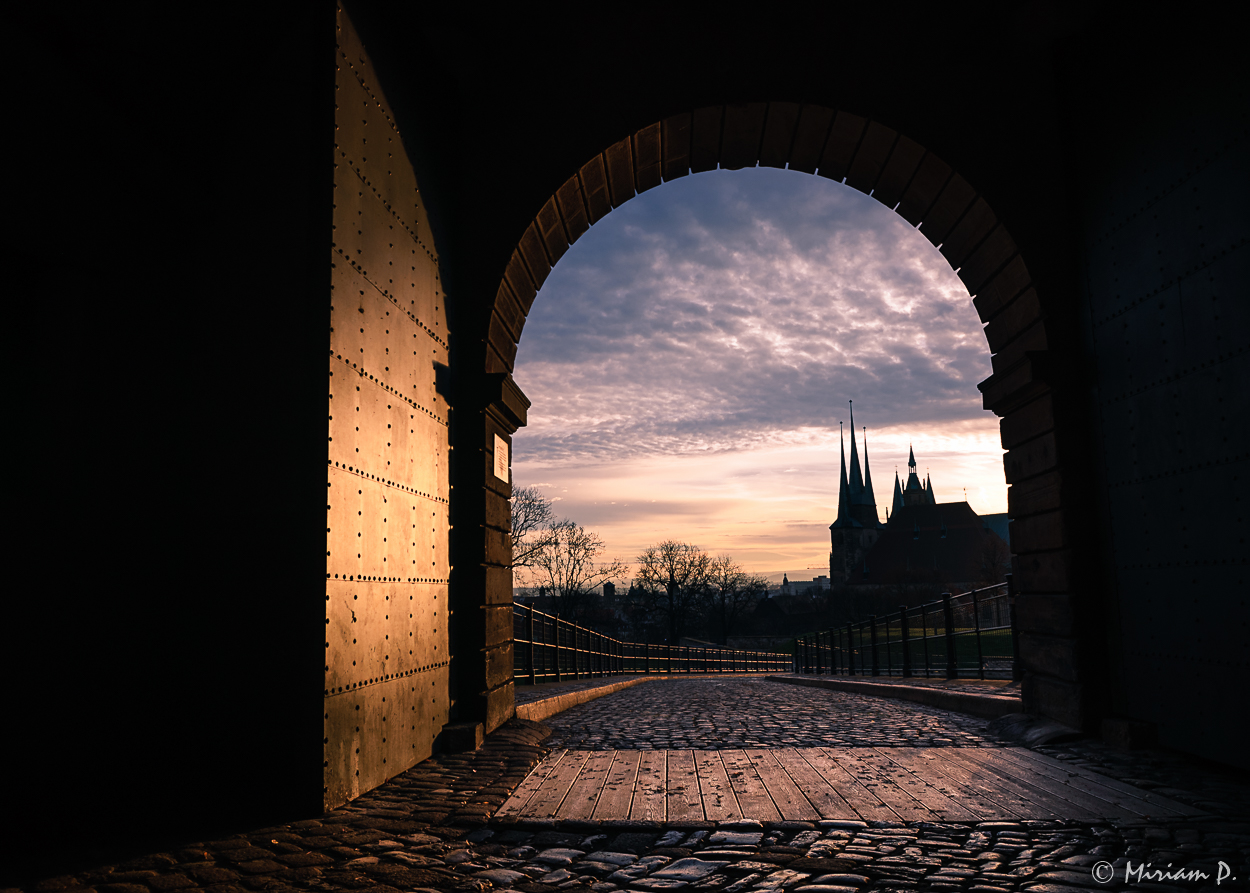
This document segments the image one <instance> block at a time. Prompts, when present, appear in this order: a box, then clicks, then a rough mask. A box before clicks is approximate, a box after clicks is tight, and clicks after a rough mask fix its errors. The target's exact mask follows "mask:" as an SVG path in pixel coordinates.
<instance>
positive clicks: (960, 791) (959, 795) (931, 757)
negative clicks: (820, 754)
mask: <svg viewBox="0 0 1250 893" xmlns="http://www.w3.org/2000/svg"><path fill="white" fill-rule="evenodd" d="M943 750H945V748H942V747H929V748H919V747H917V748H912V747H882V748H879V750H878V752H879V753H880V754H881V755H882V756H884V757H886V758H888V759H890V760H893V761H894V762H896V763H898V764H899V765H900V766H904V767H906V768H908V769H910V770H911V771H912V772H915V773H917V774H919V775H922V776H923V777H924V779H925V780H926V781H928V782H929V784H931V785H933V786H934V787H935V788H937V789H938V790H939V791H941V792H942V793H943V794H945V795H946V796H948V797H950V798H951V799H953V800H958V801H959V802H960V803H963V804H964V805H966V806H967V807H968V808H969V809H971V810H972V811H973V812H974V813H976V814H977V815H979V816H981V817H983V820H984V819H987V818H995V819H1017V818H1022V819H1050V818H1053V815H1052V813H1051V812H1050V811H1049V810H1047V809H1042V808H1040V807H1036V806H1033V805H1032V804H1030V803H1029V802H1028V801H1027V800H1024V799H1023V798H1021V797H1017V796H1016V795H1014V794H1012V793H1010V792H1007V791H1003V790H995V789H993V788H990V787H987V786H983V785H981V784H979V782H978V778H977V776H976V775H975V774H974V773H973V772H972V771H970V770H969V769H967V768H965V767H964V766H963V765H962V764H958V765H956V764H954V763H950V762H948V761H947V760H945V759H943V758H942V756H941V751H943Z"/></svg>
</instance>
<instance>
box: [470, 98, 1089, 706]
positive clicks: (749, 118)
mask: <svg viewBox="0 0 1250 893" xmlns="http://www.w3.org/2000/svg"><path fill="white" fill-rule="evenodd" d="M757 164H758V165H759V166H764V167H775V168H788V169H790V170H796V171H802V172H805V173H809V174H815V175H817V176H823V177H827V178H829V179H833V180H838V181H841V182H845V183H846V184H847V185H849V186H852V187H853V188H855V189H858V190H860V191H861V192H864V193H866V194H868V195H870V196H872V197H873V198H876V199H877V200H878V201H880V202H881V203H882V204H884V205H886V206H887V207H889V208H891V209H893V210H894V211H896V212H897V213H898V214H900V215H901V216H902V217H903V218H904V219H905V220H907V221H908V222H909V223H911V224H912V225H913V226H916V227H918V228H919V230H920V232H921V233H922V234H923V235H924V236H925V237H926V238H928V239H929V241H930V242H932V243H933V244H934V245H935V246H936V247H937V248H938V250H940V251H941V252H942V254H943V255H944V256H945V257H946V259H947V261H948V262H949V263H950V264H951V266H952V268H954V269H955V271H956V273H957V274H958V275H959V277H960V278H961V280H962V281H963V282H964V284H965V286H966V287H967V288H968V291H969V293H970V294H971V295H972V296H973V303H974V305H975V306H976V309H977V313H978V314H979V316H980V318H981V321H982V322H983V323H984V324H985V335H986V340H987V341H988V344H989V347H990V351H991V353H992V363H993V370H994V371H993V374H992V375H991V376H990V377H989V378H988V379H986V380H985V381H984V382H981V384H980V385H979V388H980V390H981V391H982V394H983V399H984V405H985V407H986V408H987V409H989V410H992V411H993V412H994V413H996V414H997V415H998V416H999V417H1000V418H1001V419H1002V421H1001V432H1002V444H1003V447H1004V448H1005V449H1006V450H1007V451H1008V452H1007V454H1006V456H1005V472H1006V479H1007V483H1008V485H1009V490H1008V493H1009V506H1010V512H1011V515H1012V518H1013V522H1012V548H1013V552H1014V553H1015V554H1014V563H1015V570H1016V583H1017V592H1018V602H1017V608H1018V610H1017V618H1018V624H1019V627H1020V630H1021V637H1020V647H1021V658H1022V662H1023V664H1024V667H1025V671H1026V678H1025V683H1024V697H1025V704H1026V707H1027V709H1029V710H1030V712H1036V713H1040V714H1042V715H1045V716H1048V717H1051V718H1054V719H1057V720H1059V721H1061V722H1063V723H1066V724H1068V725H1071V726H1075V727H1082V726H1086V727H1087V726H1089V725H1090V724H1091V723H1093V722H1094V721H1095V720H1096V718H1097V716H1098V715H1099V705H1098V697H1099V696H1098V694H1097V693H1096V692H1095V691H1094V689H1093V688H1092V687H1091V686H1090V685H1089V680H1090V673H1089V667H1090V666H1091V665H1092V664H1093V662H1094V659H1093V657H1092V654H1091V652H1092V650H1093V649H1092V648H1090V647H1089V646H1086V645H1081V644H1079V643H1078V630H1080V631H1081V632H1082V635H1081V638H1080V642H1081V643H1085V642H1091V641H1092V640H1094V639H1096V637H1097V636H1098V635H1100V633H1099V632H1098V631H1097V630H1096V627H1097V626H1098V625H1099V623H1098V620H1097V617H1098V615H1097V613H1096V611H1094V609H1093V608H1092V606H1091V605H1089V604H1088V603H1082V602H1080V601H1079V600H1077V599H1075V598H1074V597H1073V595H1072V588H1073V587H1072V581H1071V580H1070V579H1069V572H1070V567H1071V558H1070V551H1069V548H1068V547H1069V546H1070V542H1069V537H1068V535H1067V534H1066V533H1065V531H1067V530H1069V529H1070V528H1071V527H1072V525H1071V524H1068V523H1065V522H1066V521H1067V520H1068V519H1067V518H1066V516H1065V507H1064V503H1063V500H1062V497H1061V489H1062V488H1061V483H1062V481H1061V478H1060V471H1059V467H1058V449H1057V446H1056V441H1055V428H1056V425H1055V410H1054V405H1053V401H1052V394H1051V391H1052V384H1054V381H1055V376H1056V375H1058V374H1059V372H1060V370H1059V369H1058V368H1057V366H1058V364H1056V363H1054V362H1052V361H1051V359H1050V357H1049V355H1048V354H1047V349H1048V347H1049V344H1050V341H1049V339H1048V335H1047V329H1046V319H1045V315H1044V313H1043V308H1042V303H1041V301H1040V300H1039V296H1038V290H1037V287H1036V284H1035V283H1034V281H1033V278H1032V276H1031V275H1030V273H1029V270H1028V267H1027V266H1026V264H1025V261H1024V258H1023V257H1022V255H1021V252H1020V250H1019V249H1018V247H1017V245H1016V243H1015V241H1014V240H1013V239H1012V237H1011V235H1010V234H1009V233H1008V232H1007V228H1006V226H1005V225H1004V224H1003V222H1002V221H1001V220H1000V219H999V218H998V216H997V215H996V214H995V213H994V211H993V209H992V208H991V207H990V205H989V203H988V202H987V201H986V199H985V198H984V196H982V195H981V194H980V193H978V191H977V190H976V188H975V187H974V186H972V185H971V184H969V183H968V182H967V181H966V180H965V179H964V178H963V177H962V176H960V174H959V173H958V172H956V171H955V170H953V169H952V167H951V166H950V165H949V164H947V163H946V162H944V161H943V160H942V159H941V158H939V157H938V156H937V155H935V154H933V153H931V152H929V151H927V150H926V149H925V148H924V147H923V146H920V145H919V144H917V143H916V142H914V141H913V140H911V139H909V138H908V137H907V136H905V135H902V134H900V133H899V132H897V131H896V130H894V129H892V128H891V127H889V126H887V125H885V124H883V123H881V122H878V121H873V120H869V119H865V118H863V117H860V116H858V115H854V114H850V113H847V112H841V111H835V110H833V109H830V108H828V107H825V106H820V105H803V104H799V103H794V102H772V103H763V102H759V103H748V104H743V105H726V106H712V107H705V108H699V109H696V110H695V111H693V112H687V113H682V114H677V115H673V116H670V117H668V118H665V119H664V120H662V121H659V122H656V123H654V124H651V125H649V126H647V127H644V128H642V129H641V130H638V131H637V132H636V133H634V134H632V135H631V136H628V137H625V138H624V139H621V140H619V141H618V142H616V143H613V144H612V145H611V146H609V147H608V148H607V149H605V150H604V151H603V152H601V153H600V154H598V155H596V156H594V157H593V158H591V159H590V160H589V161H588V162H586V163H585V164H583V165H582V166H581V168H580V169H579V170H578V171H577V172H576V173H575V174H573V175H572V176H571V177H569V178H568V180H566V181H565V182H564V184H563V185H561V186H560V187H559V189H557V190H556V192H555V194H553V195H552V196H551V197H550V198H548V199H547V201H546V202H545V203H544V204H543V205H542V207H541V209H540V210H539V211H538V214H537V215H536V217H535V218H534V219H533V221H532V222H530V224H529V225H528V226H527V227H526V228H525V231H524V232H523V233H522V235H521V237H520V240H519V242H518V244H517V246H516V248H515V250H514V251H513V252H512V255H511V258H510V259H509V262H508V264H507V266H506V269H505V270H504V273H503V277H502V280H501V281H500V283H499V286H498V289H497V293H496V297H495V300H494V305H493V308H492V311H491V314H490V319H489V326H488V330H487V331H486V332H485V333H483V334H484V340H485V342H486V344H485V369H484V372H485V373H486V374H487V377H488V378H489V379H491V380H494V381H497V382H498V391H497V393H496V389H495V387H494V386H492V395H491V399H490V403H489V406H488V408H487V413H486V417H487V429H488V430H487V442H488V446H487V449H488V451H490V449H491V447H490V445H489V444H490V443H492V442H500V443H502V444H504V445H505V446H506V448H507V449H509V451H510V443H511V435H512V434H513V433H514V432H515V431H516V426H517V425H519V424H524V421H525V419H524V414H525V409H526V408H528V401H526V400H525V398H524V396H523V395H522V394H521V393H520V391H519V390H517V389H516V387H515V385H513V384H512V383H511V378H510V373H511V372H512V369H513V364H514V362H515V358H516V347H517V342H518V340H519V339H520V336H521V332H522V329H523V327H524V324H525V318H526V315H527V314H528V312H529V310H530V307H531V306H532V304H533V302H534V299H535V297H536V296H537V293H538V290H539V289H540V288H541V287H542V285H543V282H544V281H545V280H546V278H547V275H548V274H549V273H550V271H551V269H552V267H553V266H554V264H555V263H557V262H558V261H559V260H560V258H561V257H563V255H564V254H565V252H567V251H568V249H569V246H570V245H572V244H573V243H574V242H576V241H577V239H578V238H579V237H580V236H581V235H582V234H583V233H585V232H586V231H587V230H588V229H589V228H590V226H591V225H593V224H594V223H595V222H597V221H598V220H600V219H602V218H603V217H604V216H606V215H607V214H608V213H610V212H611V211H612V210H613V209H614V208H617V207H619V206H620V205H621V204H623V203H624V202H626V201H628V200H629V199H631V198H633V197H634V196H635V195H638V194H639V193H642V192H645V191H646V190H648V189H652V188H654V187H656V186H658V185H660V184H661V183H662V182H665V181H669V180H673V179H676V178H678V177H682V176H686V175H687V174H690V173H698V172H702V171H710V170H714V169H716V168H718V167H719V168H724V169H728V170H737V169H741V168H745V167H754V166H756V165H757ZM495 437H497V438H498V441H495V440H494V438H495ZM492 458H493V457H492ZM487 478H488V482H487V486H486V488H485V490H486V503H487V505H486V506H485V516H486V518H487V522H486V526H487V531H486V543H487V546H486V552H487V554H486V556H485V565H486V573H487V577H488V580H489V578H490V577H491V576H492V575H493V576H494V578H495V579H496V580H497V581H499V582H498V583H497V584H496V585H495V586H491V585H489V583H488V587H487V588H488V590H499V591H497V592H495V596H494V597H493V598H492V597H490V596H489V595H488V599H487V602H488V604H495V605H499V606H500V607H501V608H502V606H503V603H504V601H505V599H504V592H503V591H502V590H503V585H504V577H505V575H506V576H507V583H508V589H507V593H508V600H510V592H511V588H510V574H508V573H507V564H508V557H509V555H510V544H509V543H508V539H507V535H506V534H507V518H508V512H507V498H508V496H509V495H510V484H509V483H508V482H505V481H502V480H494V481H492V480H491V476H490V475H489V474H488V475H487ZM491 519H494V520H493V521H492V520H491ZM492 544H493V545H492ZM509 610H510V609H509ZM501 613H502V611H501ZM497 625H502V624H497ZM486 645H487V648H486V650H487V654H488V655H489V654H490V653H491V652H492V650H493V649H494V650H496V651H498V653H499V658H498V660H497V661H496V662H497V663H502V662H503V660H504V657H505V656H504V654H503V653H502V652H503V649H504V648H505V647H506V643H504V642H502V641H498V642H492V641H491V639H490V638H489V636H488V640H487V643H486ZM489 662H490V659H489V657H488V664H489ZM509 663H510V662H509ZM487 675H488V676H489V675H490V674H489V673H488V674H487ZM495 680H496V682H497V688H496V691H497V693H498V696H497V697H496V698H494V699H493V700H495V701H496V702H497V704H498V706H496V708H495V709H494V710H492V711H490V712H492V713H499V712H500V708H502V707H503V703H502V702H503V701H504V700H508V701H510V696H505V695H504V692H503V687H504V685H505V684H506V683H504V682H503V679H502V676H501V675H499V674H496V676H495ZM487 687H488V689H491V688H492V686H491V685H490V684H489V683H488V686H487ZM491 694H496V692H495V691H491V692H489V693H488V700H492V698H491V697H490V695H491ZM488 724H493V723H490V721H489V720H488Z"/></svg>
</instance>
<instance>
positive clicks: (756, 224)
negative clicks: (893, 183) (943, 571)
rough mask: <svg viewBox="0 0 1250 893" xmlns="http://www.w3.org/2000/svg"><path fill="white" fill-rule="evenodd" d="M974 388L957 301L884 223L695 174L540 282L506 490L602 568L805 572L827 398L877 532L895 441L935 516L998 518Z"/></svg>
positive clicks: (928, 256) (902, 225) (824, 201)
mask: <svg viewBox="0 0 1250 893" xmlns="http://www.w3.org/2000/svg"><path fill="white" fill-rule="evenodd" d="M989 374H990V360H989V350H988V348H987V346H986V341H985V336H984V334H983V333H982V331H981V325H980V323H979V321H978V320H977V316H976V312H975V310H974V309H973V307H972V301H971V299H970V297H969V295H968V292H967V290H966V289H965V288H964V286H963V283H962V282H960V281H959V278H958V277H957V276H956V275H955V273H954V271H952V270H951V268H950V266H949V265H948V264H947V263H946V260H945V259H944V258H943V257H942V256H941V255H940V254H939V253H938V252H937V250H936V249H935V248H933V246H931V245H930V244H929V243H928V241H927V240H926V239H925V238H924V237H923V236H921V235H920V233H918V232H916V231H915V230H913V229H912V228H911V227H910V226H909V225H908V224H907V222H906V221H904V220H903V219H902V218H901V217H898V216H897V215H896V214H894V213H893V212H892V211H890V210H889V209H887V208H885V207H883V206H882V205H880V204H878V203H877V202H876V201H875V200H874V199H871V198H869V197H867V196H865V195H862V194H861V193H859V192H856V191H855V190H853V189H851V188H849V187H847V186H843V185H842V184H840V183H834V182H831V181H829V180H825V179H823V178H820V177H813V176H810V175H807V174H801V173H796V172H791V171H784V170H773V169H768V168H755V169H750V170H742V171H713V172H709V173H703V174H695V175H693V176H688V177H684V178H681V179H679V180H675V181H673V182H671V183H666V184H664V185H663V186H660V187H659V188H657V189H653V190H651V191H649V192H646V193H644V194H642V195H641V196H638V197H637V198H635V199H633V200H631V201H629V202H627V203H626V204H624V205H622V206H621V207H620V208H618V209H617V210H615V211H613V212H612V213H611V214H609V215H608V216H607V217H606V218H604V219H603V220H601V221H600V222H599V223H597V224H596V225H595V226H594V227H592V228H591V230H590V231H589V232H588V233H586V234H585V235H583V236H582V237H581V239H579V240H578V242H577V244H576V245H574V246H573V248H572V249H571V250H570V251H569V252H568V254H566V255H565V256H564V258H563V259H561V261H560V262H559V264H558V265H557V266H556V268H555V269H554V270H553V271H552V273H551V275H550V277H549V278H548V279H547V282H546V283H545V284H544V286H543V288H542V291H541V292H540V293H539V295H538V299H537V300H536V301H535V302H534V307H533V310H532V312H531V313H530V316H529V319H528V321H527V322H526V324H525V331H524V334H523V336H522V338H521V343H520V348H519V350H518V353H517V365H516V373H515V377H516V381H517V383H518V384H519V385H520V386H521V388H522V389H523V390H524V391H525V393H526V394H527V395H528V396H529V398H530V399H531V400H532V401H533V407H532V409H531V410H530V415H529V427H527V428H524V429H522V430H521V431H520V432H518V433H517V435H516V438H515V446H514V455H513V476H514V480H515V483H516V484H517V485H519V486H538V487H540V488H541V490H542V492H543V493H544V494H545V495H546V496H548V498H550V499H553V500H555V507H556V511H557V513H558V514H559V515H561V516H565V517H569V518H572V519H573V520H575V521H577V522H579V523H581V524H583V525H584V526H586V527H588V528H591V529H594V530H596V531H597V532H598V533H599V535H600V536H601V537H602V538H603V539H604V540H605V542H606V544H607V551H608V552H609V553H610V554H611V555H612V556H614V557H620V558H622V559H624V560H626V561H631V560H632V559H633V557H634V556H635V555H637V554H638V553H639V552H640V551H641V550H642V549H644V548H645V547H646V546H648V545H651V544H654V543H657V542H659V541H660V540H663V539H678V540H684V541H687V542H693V543H695V544H697V545H698V546H700V547H702V548H704V549H707V550H708V551H711V552H713V553H717V554H719V553H726V554H730V555H732V556H734V557H735V558H736V559H738V561H739V562H740V563H741V564H742V565H743V566H744V567H745V568H747V569H748V570H750V571H754V572H759V573H770V574H771V573H776V574H777V575H778V576H779V575H780V573H781V571H782V570H787V571H789V572H790V575H791V577H794V576H795V571H800V572H804V571H806V570H807V569H809V568H811V569H812V571H811V574H810V575H809V576H812V575H815V574H818V573H820V572H821V568H824V569H825V570H826V572H827V567H828V557H829V531H828V526H829V524H830V523H831V522H832V521H833V519H834V518H835V517H836V516H837V501H838V431H839V427H838V423H839V421H841V422H844V423H847V424H846V432H847V437H848V438H849V436H850V426H849V422H850V416H849V413H848V408H847V401H848V400H854V401H855V425H856V426H857V428H860V429H861V430H860V431H858V432H857V437H858V438H860V444H861V446H860V449H861V450H862V448H863V447H862V443H863V441H862V438H863V431H862V428H863V427H864V426H867V428H868V453H869V457H870V459H871V469H872V476H873V485H874V489H875V492H876V496H877V506H878V509H879V512H880V514H881V516H882V519H884V517H885V509H886V507H887V506H888V505H889V503H890V496H891V493H892V491H893V482H894V470H895V468H896V467H897V468H898V469H899V472H900V474H901V475H906V472H907V449H908V445H909V444H912V445H914V447H915V451H916V461H917V463H918V465H919V470H920V473H921V475H924V473H925V472H926V471H928V472H929V473H930V474H932V477H933V485H934V492H935V494H936V495H937V499H938V501H939V502H951V501H957V500H962V499H964V488H967V499H968V502H969V503H971V505H972V507H973V509H974V510H976V511H977V512H980V513H982V514H984V513H989V512H1002V511H1006V507H1007V489H1006V485H1005V484H1004V482H1003V467H1002V449H1001V447H1000V446H999V441H998V425H997V421H996V419H995V417H994V416H993V414H991V413H988V412H985V411H984V410H982V409H981V395H980V393H979V392H978V391H977V388H976V384H977V382H979V381H981V380H983V379H985V378H986V377H988V376H989ZM847 448H848V453H849V441H848V444H847ZM848 459H849V457H848Z"/></svg>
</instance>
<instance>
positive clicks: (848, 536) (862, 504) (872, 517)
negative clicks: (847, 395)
mask: <svg viewBox="0 0 1250 893" xmlns="http://www.w3.org/2000/svg"><path fill="white" fill-rule="evenodd" d="M838 442H839V454H840V460H841V475H840V477H839V480H838V519H837V520H836V521H834V522H833V523H832V524H830V525H829V539H830V551H829V579H830V580H831V581H832V582H833V583H834V584H835V585H836V584H839V583H847V582H851V581H852V580H854V579H857V578H862V577H863V575H864V574H865V573H866V572H867V570H868V568H867V564H866V561H865V556H866V555H867V554H868V550H869V549H871V548H872V546H873V544H874V543H876V541H877V537H878V536H880V531H881V528H882V526H883V525H882V524H881V521H880V519H879V518H878V517H877V498H876V496H875V495H874V494H873V492H872V471H871V470H870V469H869V467H868V429H867V428H865V429H864V467H863V471H862V472H861V471H860V466H859V450H858V449H857V447H856V444H855V407H854V403H853V401H852V405H851V473H850V476H849V477H848V475H847V473H846V445H845V442H844V441H843V440H842V437H841V435H839V437H838Z"/></svg>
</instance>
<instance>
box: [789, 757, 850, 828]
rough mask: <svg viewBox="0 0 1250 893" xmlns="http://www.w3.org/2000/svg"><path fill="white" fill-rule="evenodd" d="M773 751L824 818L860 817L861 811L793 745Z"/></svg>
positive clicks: (848, 818) (847, 818)
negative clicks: (796, 750) (845, 798)
mask: <svg viewBox="0 0 1250 893" xmlns="http://www.w3.org/2000/svg"><path fill="white" fill-rule="evenodd" d="M771 753H772V755H773V756H774V757H776V759H777V762H778V764H780V766H781V768H782V769H784V770H785V771H786V774H787V775H789V776H790V778H791V780H792V781H793V782H794V783H795V784H796V785H797V786H798V788H799V790H801V791H802V792H803V796H805V797H806V798H807V801H808V802H809V803H810V804H811V805H812V807H813V808H815V810H816V812H817V813H819V814H820V817H821V818H822V819H841V820H850V821H854V820H856V819H858V818H859V813H858V812H856V811H855V810H854V809H852V808H851V805H850V804H849V803H847V802H846V800H844V799H843V798H842V796H841V795H840V794H839V793H838V791H837V789H836V788H834V787H833V785H831V784H830V783H829V782H828V781H827V780H826V779H825V778H824V776H822V775H821V774H820V773H819V772H817V771H816V770H815V769H814V768H812V764H811V763H809V762H807V760H805V759H803V758H802V757H801V756H799V754H798V753H796V752H795V750H794V748H793V747H782V748H779V749H777V750H774V751H771Z"/></svg>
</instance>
